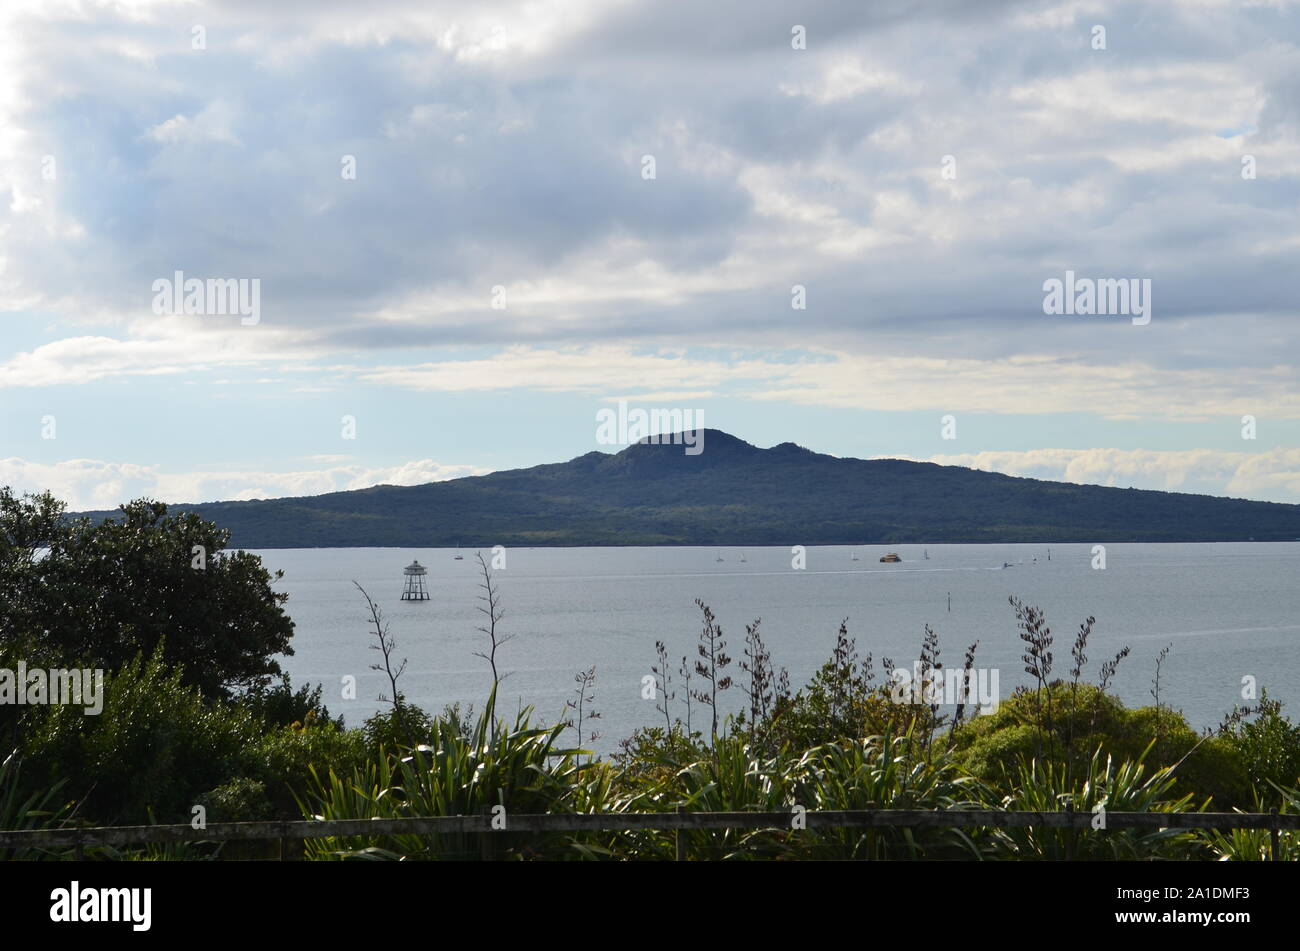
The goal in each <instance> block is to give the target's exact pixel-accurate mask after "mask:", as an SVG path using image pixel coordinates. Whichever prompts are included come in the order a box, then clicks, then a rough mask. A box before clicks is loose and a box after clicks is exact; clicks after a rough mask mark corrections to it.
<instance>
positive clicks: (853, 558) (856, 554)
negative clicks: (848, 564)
mask: <svg viewBox="0 0 1300 951" xmlns="http://www.w3.org/2000/svg"><path fill="white" fill-rule="evenodd" d="M849 560H850V561H857V560H858V553H857V552H856V551H855V552H854V553H853V557H852V558H851V559H849Z"/></svg>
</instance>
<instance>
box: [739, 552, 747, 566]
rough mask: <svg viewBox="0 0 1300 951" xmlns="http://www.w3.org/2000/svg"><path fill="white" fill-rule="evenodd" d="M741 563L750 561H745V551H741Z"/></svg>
mask: <svg viewBox="0 0 1300 951" xmlns="http://www.w3.org/2000/svg"><path fill="white" fill-rule="evenodd" d="M740 563H741V564H742V565H744V564H748V562H746V561H745V553H744V552H743V551H742V552H741V553H740Z"/></svg>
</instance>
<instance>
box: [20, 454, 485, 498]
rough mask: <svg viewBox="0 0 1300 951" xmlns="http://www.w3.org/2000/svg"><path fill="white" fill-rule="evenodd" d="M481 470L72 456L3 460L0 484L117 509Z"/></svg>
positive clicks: (436, 478) (427, 464) (432, 464)
mask: <svg viewBox="0 0 1300 951" xmlns="http://www.w3.org/2000/svg"><path fill="white" fill-rule="evenodd" d="M490 471H491V470H490V469H485V468H483V467H481V466H474V465H461V464H455V465H448V464H445V463H440V462H437V461H435V460H433V459H418V460H412V461H410V462H405V463H402V464H400V465H396V466H366V465H363V464H361V463H353V464H350V465H333V466H329V467H327V468H323V469H299V470H295V471H290V472H257V471H196V472H166V471H163V470H162V469H161V468H160V467H158V466H140V465H133V464H131V463H120V462H106V461H103V460H98V459H70V460H67V461H65V462H56V463H41V462H32V461H30V460H24V459H17V458H9V459H0V485H8V486H11V487H12V488H13V489H14V491H16V492H25V491H30V492H39V491H44V490H46V489H48V490H49V491H50V492H52V493H54V495H55V497H57V498H59V499H62V500H64V501H66V502H67V503H68V507H69V508H70V509H72V510H76V511H86V510H94V509H111V508H116V507H117V506H118V505H119V504H120V503H121V502H122V501H123V500H124V499H135V498H141V497H149V498H154V499H158V500H160V501H163V502H168V503H182V502H217V501H227V500H246V499H259V498H264V499H271V498H285V497H290V496H301V495H320V494H323V493H326V492H341V491H345V490H349V489H364V488H369V487H370V486H374V485H423V484H424V483H426V482H442V481H445V480H447V479H457V478H460V477H462V476H471V475H483V474H484V473H487V472H490Z"/></svg>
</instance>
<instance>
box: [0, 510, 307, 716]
mask: <svg viewBox="0 0 1300 951" xmlns="http://www.w3.org/2000/svg"><path fill="white" fill-rule="evenodd" d="M64 511H65V507H64V505H63V504H62V503H60V502H58V501H56V500H54V499H53V498H52V497H51V496H50V495H49V494H48V493H45V494H43V495H37V496H33V495H27V496H24V497H22V498H21V499H19V498H15V497H14V495H13V493H12V492H11V491H10V490H9V489H7V488H0V638H3V639H11V638H19V637H26V638H28V639H30V640H31V641H32V642H34V643H36V644H38V645H39V646H40V647H41V648H42V649H43V650H44V651H48V652H49V653H50V654H51V655H52V656H54V657H55V658H58V659H61V660H62V661H64V662H66V663H68V664H71V663H74V662H76V663H79V664H80V665H82V666H91V667H103V668H105V669H108V670H117V669H120V668H121V667H123V666H124V665H125V664H126V663H127V662H128V661H130V660H131V659H132V658H133V657H135V656H136V654H143V655H144V656H146V657H151V656H153V654H154V651H155V649H156V648H157V647H158V646H159V645H160V644H161V645H163V660H164V662H165V663H167V664H168V665H172V666H180V667H182V668H183V669H184V673H183V677H184V683H186V684H187V685H195V686H198V687H200V688H201V689H202V690H203V691H204V692H205V693H207V694H210V695H230V694H232V693H233V692H235V691H236V690H238V689H245V688H248V687H252V686H256V685H259V684H262V685H264V684H266V683H268V682H270V680H271V679H272V678H273V677H275V676H278V675H279V674H280V673H281V670H280V666H279V664H278V663H276V661H275V660H274V659H273V658H274V657H275V655H277V654H292V653H293V649H292V648H291V647H290V646H289V640H290V638H291V637H292V636H293V621H292V620H290V619H289V617H288V615H287V614H285V612H284V609H283V605H284V602H285V601H286V600H287V598H288V595H286V594H282V593H277V592H276V591H275V590H274V589H273V588H272V583H273V582H274V581H278V580H279V579H280V577H281V573H280V572H276V573H275V574H274V575H272V574H271V573H270V572H269V571H268V570H267V569H266V568H264V567H263V566H262V561H261V559H260V558H258V557H257V556H255V555H251V554H249V553H247V552H243V551H235V552H227V551H225V547H226V543H227V542H228V541H229V538H230V533H229V532H227V531H226V530H224V529H222V528H219V527H217V525H215V524H214V523H212V522H207V521H204V520H203V519H201V518H199V517H198V516H197V515H194V514H181V515H175V516H169V515H168V514H167V506H165V505H163V504H162V503H161V502H155V501H153V500H150V499H139V500H137V501H134V502H130V503H128V504H126V505H123V506H121V507H120V509H119V512H120V513H121V514H120V515H118V516H116V517H114V518H111V519H108V520H106V521H103V522H99V523H95V522H92V521H91V520H90V519H88V518H79V519H69V518H67V517H66V516H65V515H64ZM42 549H44V551H42Z"/></svg>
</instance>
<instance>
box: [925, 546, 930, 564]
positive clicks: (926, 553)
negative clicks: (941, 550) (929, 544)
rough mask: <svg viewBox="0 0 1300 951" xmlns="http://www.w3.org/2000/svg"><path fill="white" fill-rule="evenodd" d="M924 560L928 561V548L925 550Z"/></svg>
mask: <svg viewBox="0 0 1300 951" xmlns="http://www.w3.org/2000/svg"><path fill="white" fill-rule="evenodd" d="M925 560H926V561H929V560H930V549H928V548H927V549H926V550H925Z"/></svg>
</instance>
